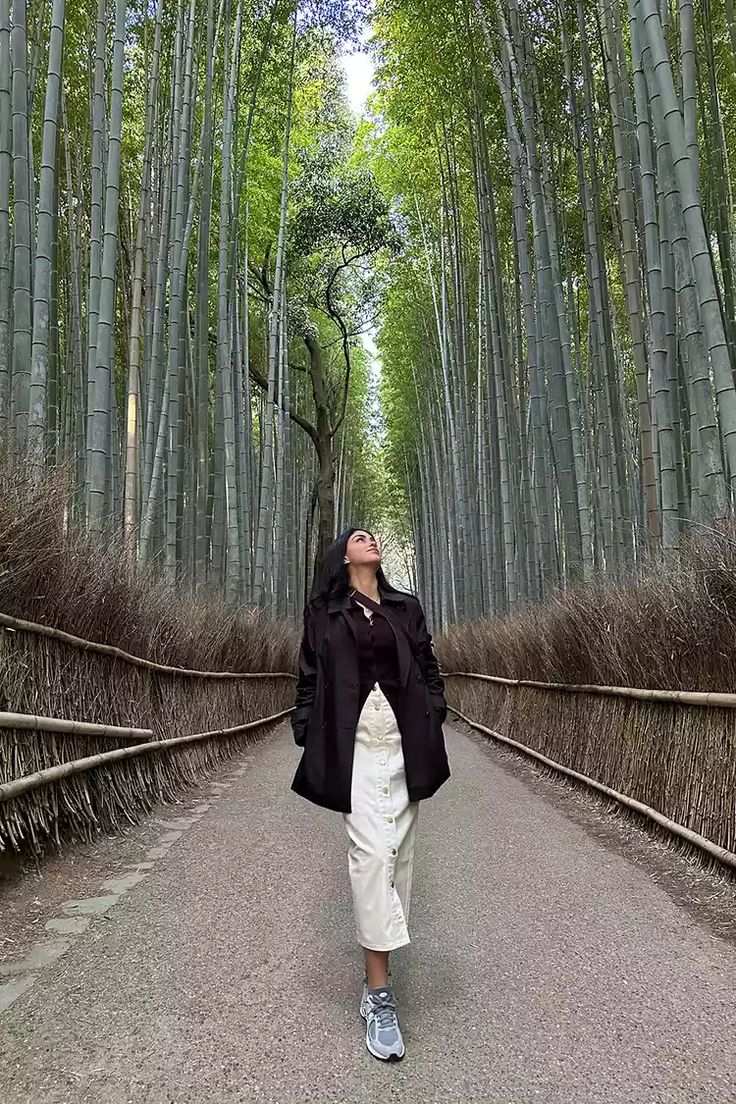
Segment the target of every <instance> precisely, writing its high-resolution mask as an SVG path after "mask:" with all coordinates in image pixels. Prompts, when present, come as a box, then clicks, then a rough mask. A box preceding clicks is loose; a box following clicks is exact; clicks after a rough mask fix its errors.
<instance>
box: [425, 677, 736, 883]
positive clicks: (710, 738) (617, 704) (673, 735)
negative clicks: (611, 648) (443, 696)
mask: <svg viewBox="0 0 736 1104" xmlns="http://www.w3.org/2000/svg"><path fill="white" fill-rule="evenodd" d="M441 674H442V677H443V679H445V680H446V685H447V691H448V705H449V707H450V709H451V710H452V711H453V712H454V713H455V714H457V716H458V717H460V718H461V719H462V720H464V721H466V722H467V723H468V724H469V725H471V726H472V727H473V728H476V729H478V730H479V731H481V732H483V733H485V734H486V735H488V736H490V737H491V738H492V739H494V740H497V741H499V742H500V743H502V744H504V745H506V746H508V747H510V748H512V749H514V750H515V751H518V752H520V753H521V754H523V755H525V756H528V757H530V758H532V759H534V760H536V761H537V762H540V763H541V764H543V765H544V766H545V767H547V768H549V769H551V770H554V771H556V772H559V773H561V774H562V775H565V776H567V777H569V778H571V779H573V780H575V781H577V782H580V783H583V784H584V785H586V786H588V787H590V788H592V789H594V790H597V791H598V792H599V793H601V794H603V795H604V796H606V797H608V798H610V799H611V800H613V801H616V802H617V803H618V804H620V805H621V806H623V807H626V808H628V809H631V810H633V811H634V812H636V813H638V814H640V815H641V816H643V817H645V818H647V819H648V820H650V821H651V822H653V823H654V824H656V825H658V826H659V827H660V828H662V829H664V830H665V831H666V832H668V833H669V834H670V835H672V836H674V837H677V838H678V839H680V840H682V841H684V842H686V843H687V844H689V845H691V846H692V847H694V848H697V849H698V850H699V851H700V852H701V854H702V855H703V856H705V857H706V858H707V859H708V860H709V861H710V860H712V861H714V862H717V863H720V864H722V865H723V866H726V867H728V868H729V869H730V870H731V871H736V694H725V693H709V692H697V691H684V690H645V689H641V688H638V687H627V686H588V685H575V684H567V683H548V682H539V681H536V680H532V679H509V678H502V677H500V676H498V675H486V674H481V673H479V672H477V671H447V672H446V671H441ZM693 707H694V708H693ZM476 717H478V718H482V720H483V722H485V723H480V721H477V720H474V719H473V718H476Z"/></svg>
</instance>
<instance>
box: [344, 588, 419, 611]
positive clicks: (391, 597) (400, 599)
mask: <svg viewBox="0 0 736 1104" xmlns="http://www.w3.org/2000/svg"><path fill="white" fill-rule="evenodd" d="M378 593H379V594H380V595H381V601H382V602H390V603H391V604H392V605H403V603H404V600H405V599H406V595H405V594H403V593H402V592H401V591H400V590H385V589H384V588H383V587H379V588H378ZM352 604H353V599H352V597H351V596H350V594H349V593H348V594H344V595H343V596H342V597H337V596H333V597H332V598H330V600H329V602H328V603H327V612H328V613H335V612H336V611H337V610H341V609H344V610H346V609H350V607H351V606H352Z"/></svg>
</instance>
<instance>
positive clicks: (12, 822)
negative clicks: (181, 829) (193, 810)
mask: <svg viewBox="0 0 736 1104" xmlns="http://www.w3.org/2000/svg"><path fill="white" fill-rule="evenodd" d="M261 662H265V661H261ZM296 678H297V675H296V674H295V673H294V672H293V671H201V670H190V669H188V668H184V667H175V666H172V665H170V664H166V663H157V662H156V661H155V660H152V659H147V658H144V657H142V656H138V655H133V654H131V653H130V652H126V651H125V650H124V649H122V648H119V647H117V646H114V645H110V644H100V643H97V642H96V641H92V640H85V639H84V638H82V637H79V636H75V635H73V634H72V633H68V632H64V631H63V630H62V629H57V628H52V627H51V626H49V625H41V624H38V623H36V622H33V621H26V620H23V619H21V618H18V617H12V616H10V615H9V614H6V613H0V704H2V705H3V706H4V710H5V711H4V712H2V713H0V851H3V850H4V849H6V848H13V849H15V850H27V849H32V850H34V851H35V852H37V853H39V852H41V851H43V850H45V849H46V848H47V847H48V846H49V844H50V843H55V844H57V845H58V844H60V843H61V842H62V841H64V840H71V839H79V838H87V839H91V838H93V837H94V836H95V835H97V834H98V833H99V832H100V831H105V830H109V831H115V830H117V829H118V827H119V826H120V825H121V824H124V823H130V822H133V821H136V820H137V819H138V818H139V817H140V816H141V815H143V814H144V813H145V812H147V811H148V810H150V809H151V808H152V807H153V806H154V804H155V803H156V802H157V801H161V800H175V799H176V798H177V796H178V794H179V793H180V792H181V789H182V787H186V786H190V785H194V784H196V783H197V781H198V780H199V779H200V778H201V777H202V776H203V775H206V774H207V773H208V772H209V771H210V770H212V769H213V768H215V767H216V766H218V765H219V764H220V763H221V762H223V761H225V760H227V759H228V758H231V757H232V755H233V754H236V753H237V752H238V751H239V750H240V749H241V748H242V747H243V746H246V745H247V744H249V743H250V742H252V741H253V740H255V739H257V738H258V736H259V735H260V734H261V732H262V731H263V730H266V731H267V730H268V728H269V727H270V726H271V725H273V724H276V723H278V721H280V720H281V719H282V717H284V716H286V715H287V714H288V713H289V712H290V710H291V707H292V700H293V686H294V682H295V680H296ZM79 716H83V717H85V720H84V721H79V720H76V719H73V718H76V717H79ZM182 734H187V735H182Z"/></svg>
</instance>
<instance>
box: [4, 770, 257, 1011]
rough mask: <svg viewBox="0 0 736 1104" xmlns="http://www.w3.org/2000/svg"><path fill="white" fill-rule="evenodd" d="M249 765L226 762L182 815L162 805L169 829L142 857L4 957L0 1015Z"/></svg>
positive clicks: (165, 826)
mask: <svg viewBox="0 0 736 1104" xmlns="http://www.w3.org/2000/svg"><path fill="white" fill-rule="evenodd" d="M248 769H249V765H248V763H245V764H244V765H242V766H238V767H236V768H235V769H233V768H232V766H228V765H225V766H224V770H225V771H228V772H229V773H226V774H224V775H223V777H222V780H219V781H218V780H216V779H213V780H211V781H210V782H209V787H210V793H209V795H208V796H209V798H210V800H205V801H201V802H199V803H198V804H197V805H195V806H194V807H193V808H192V809H191V810H187V812H186V813H185V814H183V815H177V814H176V812H175V810H173V809H172V812H174V815H167V814H168V812H169V809H170V808H171V807H170V806H166V805H164V806H160V807H159V808H158V810H154V816H155V812H156V811H158V812H159V814H160V819H156V821H155V822H156V823H157V824H159V825H160V826H161V828H162V829H163V831H162V834H161V835H160V836H159V837H158V839H157V840H156V841H155V842H154V846H152V847H149V849H148V850H147V851H146V852H145V854H144V856H143V860H142V861H141V862H131V863H129V864H128V865H127V869H126V870H125V871H124V872H123V873H122V874H115V875H113V876H112V877H109V878H105V879H104V881H103V882H102V884H101V885H100V892H99V894H98V895H96V896H91V897H81V898H76V899H70V900H68V901H64V902H62V904H61V905H60V906H58V910H57V915H55V916H53V917H52V918H51V919H49V920H47V921H46V923H45V924H44V929H45V931H46V933H47V935H46V937H45V938H40V939H39V940H38V941H37V942H36V943H35V944H34V945H33V946H32V947H31V949H30V950H29V951H28V953H27V954H25V955H24V957H23V958H20V959H18V960H17V961H15V962H0V1016H1V1015H2V1013H3V1012H5V1011H7V1009H8V1008H10V1006H11V1005H12V1004H13V1003H14V1002H15V1001H16V1000H18V998H19V997H22V996H23V995H24V993H27V992H28V991H29V989H31V988H32V987H33V986H34V985H35V984H36V982H37V981H38V980H39V979H40V978H41V977H42V976H43V972H44V970H46V969H48V968H49V967H52V966H54V965H55V964H56V963H57V962H58V961H59V960H60V959H61V958H62V957H63V956H64V955H65V954H66V953H67V951H68V950H69V949H70V948H71V947H72V946H73V945H74V943H75V942H76V941H77V939H78V938H79V937H80V936H81V935H83V934H84V933H85V932H86V931H87V929H88V928H89V927H90V925H91V924H93V923H94V922H95V921H99V920H100V919H109V914H110V912H111V910H112V909H113V908H114V907H115V906H116V905H117V904H118V903H119V902H120V901H124V900H125V898H126V897H127V896H128V895H129V894H130V893H131V891H132V890H133V889H134V888H135V887H136V886H137V885H138V884H139V883H140V882H143V881H145V879H146V878H148V877H149V876H150V875H151V873H152V872H153V871H154V870H155V868H156V864H157V862H158V861H159V860H161V859H163V858H164V857H165V856H166V855H167V854H168V853H169V851H170V850H171V848H172V847H173V846H174V844H175V843H176V842H177V841H178V840H180V839H181V838H182V836H183V835H184V834H185V832H187V831H188V830H189V829H190V828H192V827H193V826H194V825H195V824H197V823H198V822H199V821H200V820H201V819H202V818H203V816H204V815H205V813H206V812H207V811H208V809H210V808H211V807H212V801H213V800H215V799H216V798H217V797H218V796H220V795H221V794H222V793H223V792H225V791H226V790H227V789H229V787H230V785H231V784H232V783H233V782H236V781H237V780H238V779H240V778H242V776H243V774H244V773H245V771H246V770H248ZM205 785H207V783H206V782H205Z"/></svg>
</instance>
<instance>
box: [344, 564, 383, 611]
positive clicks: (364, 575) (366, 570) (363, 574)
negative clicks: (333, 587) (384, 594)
mask: <svg viewBox="0 0 736 1104" xmlns="http://www.w3.org/2000/svg"><path fill="white" fill-rule="evenodd" d="M349 574H350V585H351V586H354V587H355V589H356V590H359V591H360V593H361V594H365V595H366V597H368V598H372V599H373V600H374V602H378V601H380V597H381V596H380V594H379V591H378V580H377V579H376V571H375V568H373V567H370V566H369V565H366V566H365V567H351V568H350V572H349Z"/></svg>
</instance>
